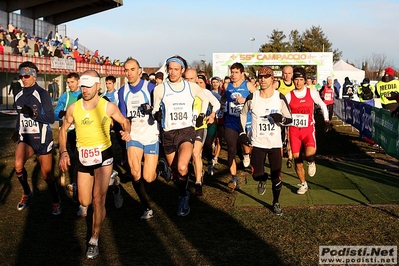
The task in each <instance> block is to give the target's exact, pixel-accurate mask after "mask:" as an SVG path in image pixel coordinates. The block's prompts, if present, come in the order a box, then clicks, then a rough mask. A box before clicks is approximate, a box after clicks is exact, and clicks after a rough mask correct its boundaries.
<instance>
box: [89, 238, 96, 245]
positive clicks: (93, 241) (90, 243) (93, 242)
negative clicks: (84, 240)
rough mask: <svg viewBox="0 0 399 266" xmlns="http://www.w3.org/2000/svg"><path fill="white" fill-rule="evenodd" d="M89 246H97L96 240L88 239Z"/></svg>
mask: <svg viewBox="0 0 399 266" xmlns="http://www.w3.org/2000/svg"><path fill="white" fill-rule="evenodd" d="M89 245H94V246H98V238H93V237H91V238H90V241H89Z"/></svg>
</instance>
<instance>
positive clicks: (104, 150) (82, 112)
mask: <svg viewBox="0 0 399 266" xmlns="http://www.w3.org/2000/svg"><path fill="white" fill-rule="evenodd" d="M79 85H80V86H81V89H82V99H80V100H78V101H77V102H75V103H73V104H71V105H70V106H69V107H68V109H67V111H66V114H65V119H64V123H63V124H62V127H61V129H60V133H59V145H60V154H61V155H60V162H59V167H60V169H61V171H67V170H68V167H69V166H70V165H71V161H70V158H69V154H68V152H67V149H66V141H67V130H68V128H69V127H70V126H71V124H73V123H74V122H76V123H75V128H76V142H77V150H78V154H79V155H78V157H79V159H78V160H77V162H76V164H77V171H78V178H77V182H78V183H77V184H78V186H77V187H78V198H79V202H80V204H81V205H83V206H85V207H87V206H89V205H90V204H91V203H93V223H92V235H91V238H90V240H89V243H88V249H87V253H86V257H87V258H89V259H94V258H96V257H97V256H98V254H99V249H98V237H99V234H100V230H101V226H102V223H103V221H104V219H105V215H106V210H105V200H106V196H107V189H108V185H109V184H110V179H111V175H112V167H113V149H112V143H111V138H110V126H111V120H112V119H114V120H115V121H117V122H119V123H120V124H121V125H122V128H123V131H121V135H122V139H123V140H125V141H130V139H131V138H130V134H129V133H130V123H129V120H127V119H126V118H124V117H123V115H122V114H121V113H120V111H119V109H118V107H117V106H116V105H115V104H114V103H111V102H108V101H106V100H105V99H104V98H101V97H100V96H99V95H98V90H99V87H100V75H99V74H98V73H97V72H96V71H94V70H87V71H85V72H84V73H83V74H82V76H81V77H80V81H79ZM111 118H112V119H111Z"/></svg>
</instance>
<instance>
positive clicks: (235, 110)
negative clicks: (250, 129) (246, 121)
mask: <svg viewBox="0 0 399 266" xmlns="http://www.w3.org/2000/svg"><path fill="white" fill-rule="evenodd" d="M243 107H244V104H236V103H235V102H230V107H229V115H233V116H240V113H241V110H242V108H243Z"/></svg>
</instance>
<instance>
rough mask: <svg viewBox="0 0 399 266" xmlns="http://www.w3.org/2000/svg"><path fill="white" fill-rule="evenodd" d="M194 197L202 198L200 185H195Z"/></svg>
mask: <svg viewBox="0 0 399 266" xmlns="http://www.w3.org/2000/svg"><path fill="white" fill-rule="evenodd" d="M195 196H202V184H201V183H195Z"/></svg>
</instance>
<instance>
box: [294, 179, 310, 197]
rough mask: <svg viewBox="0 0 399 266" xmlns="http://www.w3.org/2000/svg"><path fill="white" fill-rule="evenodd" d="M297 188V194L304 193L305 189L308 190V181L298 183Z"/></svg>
mask: <svg viewBox="0 0 399 266" xmlns="http://www.w3.org/2000/svg"><path fill="white" fill-rule="evenodd" d="M298 186H299V188H298V191H297V192H296V193H297V194H299V195H303V194H305V193H306V191H308V183H306V182H305V183H302V184H298Z"/></svg>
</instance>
